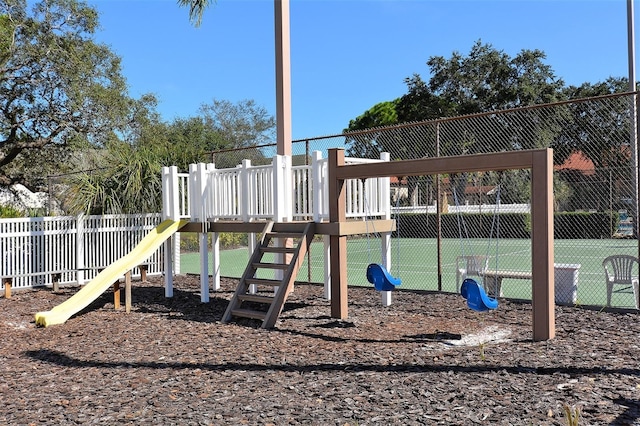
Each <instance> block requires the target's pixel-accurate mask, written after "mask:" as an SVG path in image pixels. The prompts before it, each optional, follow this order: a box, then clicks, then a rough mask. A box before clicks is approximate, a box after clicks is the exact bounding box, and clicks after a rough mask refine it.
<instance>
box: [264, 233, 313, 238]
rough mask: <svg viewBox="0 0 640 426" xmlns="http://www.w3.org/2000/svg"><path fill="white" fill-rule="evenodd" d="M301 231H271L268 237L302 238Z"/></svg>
mask: <svg viewBox="0 0 640 426" xmlns="http://www.w3.org/2000/svg"><path fill="white" fill-rule="evenodd" d="M303 235H304V234H303V233H301V232H269V233H267V235H266V236H267V238H302V236H303Z"/></svg>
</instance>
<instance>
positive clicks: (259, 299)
mask: <svg viewBox="0 0 640 426" xmlns="http://www.w3.org/2000/svg"><path fill="white" fill-rule="evenodd" d="M238 299H240V300H241V301H243V302H255V303H266V304H269V305H270V304H271V302H273V296H260V295H259V294H239V295H238Z"/></svg>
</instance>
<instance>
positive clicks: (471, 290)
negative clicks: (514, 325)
mask: <svg viewBox="0 0 640 426" xmlns="http://www.w3.org/2000/svg"><path fill="white" fill-rule="evenodd" d="M460 294H461V295H462V297H464V298H465V299H467V306H469V307H470V308H471V309H473V310H474V311H478V312H484V311H488V310H489V309H497V308H498V299H494V298H491V297H489V296H488V295H487V293H486V292H485V291H484V289H483V288H482V287H481V286H480V285H479V284H478V283H477V282H476V281H475V280H472V279H471V278H467V279H465V280H464V281H463V282H462V286H461V287H460Z"/></svg>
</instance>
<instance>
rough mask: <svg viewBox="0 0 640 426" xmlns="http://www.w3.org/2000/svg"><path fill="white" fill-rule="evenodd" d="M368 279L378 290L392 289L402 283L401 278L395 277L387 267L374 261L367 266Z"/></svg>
mask: <svg viewBox="0 0 640 426" xmlns="http://www.w3.org/2000/svg"><path fill="white" fill-rule="evenodd" d="M367 281H369V282H370V283H371V284H373V286H374V287H375V289H376V290H377V291H391V290H393V289H394V288H396V287H397V286H399V285H400V284H402V280H400V278H394V277H392V276H391V274H389V271H387V269H386V268H385V267H384V266H382V265H380V264H379V263H372V264H370V265H369V266H367Z"/></svg>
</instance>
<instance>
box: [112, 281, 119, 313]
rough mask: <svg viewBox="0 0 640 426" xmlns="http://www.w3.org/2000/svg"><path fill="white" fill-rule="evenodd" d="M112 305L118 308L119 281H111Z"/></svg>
mask: <svg viewBox="0 0 640 426" xmlns="http://www.w3.org/2000/svg"><path fill="white" fill-rule="evenodd" d="M113 307H114V308H115V309H116V310H118V309H120V281H116V282H114V283H113Z"/></svg>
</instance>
